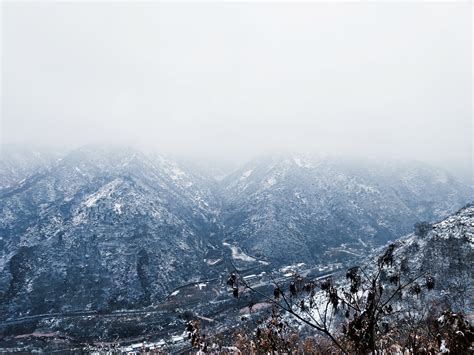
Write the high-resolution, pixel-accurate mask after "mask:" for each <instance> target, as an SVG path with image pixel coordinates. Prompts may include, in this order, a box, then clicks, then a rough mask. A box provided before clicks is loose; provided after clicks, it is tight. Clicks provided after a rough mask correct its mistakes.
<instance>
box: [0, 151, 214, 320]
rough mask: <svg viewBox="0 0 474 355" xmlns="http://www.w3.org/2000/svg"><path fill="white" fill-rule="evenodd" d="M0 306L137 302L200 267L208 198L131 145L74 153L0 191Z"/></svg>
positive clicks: (16, 310)
mask: <svg viewBox="0 0 474 355" xmlns="http://www.w3.org/2000/svg"><path fill="white" fill-rule="evenodd" d="M0 200H1V207H0V233H1V235H0V270H2V272H1V273H0V275H1V276H0V299H1V302H0V304H1V308H2V311H1V313H2V314H5V315H12V314H15V315H17V316H18V315H20V314H22V313H25V312H29V313H45V312H51V311H59V310H65V309H68V310H71V309H81V310H83V309H104V308H105V309H107V308H112V309H113V308H117V307H137V306H143V305H147V304H150V303H151V302H154V301H156V300H157V299H160V298H162V297H163V296H164V295H165V293H166V292H167V291H168V290H169V289H170V288H171V287H173V286H177V285H179V284H180V283H182V282H186V281H189V280H191V279H195V278H197V277H198V275H200V274H202V273H205V264H204V262H203V259H204V256H205V253H206V251H207V249H208V248H212V244H213V243H216V242H217V241H216V238H217V232H218V230H217V229H216V223H215V219H216V216H217V210H216V205H215V200H216V199H215V198H214V197H213V196H212V194H211V192H210V191H209V190H208V189H207V188H206V187H205V184H202V180H201V179H200V177H199V176H195V175H192V174H190V173H189V172H186V171H183V170H182V169H181V168H180V167H179V166H178V165H176V164H175V163H174V162H171V161H169V160H167V159H165V158H163V157H161V156H157V155H151V156H147V155H144V154H142V153H140V152H137V151H134V150H130V149H98V148H94V149H90V148H84V149H79V150H76V151H73V152H72V153H70V154H68V155H66V156H65V157H64V158H63V159H62V160H60V161H59V162H57V163H56V164H54V165H53V166H52V167H51V168H49V169H46V170H45V171H41V172H40V173H38V174H36V175H32V176H31V177H29V178H27V179H26V180H24V181H21V182H20V183H18V184H17V185H16V186H14V187H13V188H10V189H3V190H2V191H1V192H0Z"/></svg>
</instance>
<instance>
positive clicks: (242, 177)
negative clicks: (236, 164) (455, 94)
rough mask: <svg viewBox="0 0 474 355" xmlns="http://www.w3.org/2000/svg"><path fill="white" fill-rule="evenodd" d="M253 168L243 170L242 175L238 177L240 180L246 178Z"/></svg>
mask: <svg viewBox="0 0 474 355" xmlns="http://www.w3.org/2000/svg"><path fill="white" fill-rule="evenodd" d="M252 172H253V170H252V169H250V170H247V171H245V172H244V173H243V174H242V176H241V177H240V180H245V179H247V178H248V177H249V176H250V175H251V174H252Z"/></svg>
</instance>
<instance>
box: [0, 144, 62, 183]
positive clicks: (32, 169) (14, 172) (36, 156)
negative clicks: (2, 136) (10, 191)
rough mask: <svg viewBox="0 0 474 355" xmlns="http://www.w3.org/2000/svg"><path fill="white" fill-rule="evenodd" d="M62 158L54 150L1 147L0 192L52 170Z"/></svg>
mask: <svg viewBox="0 0 474 355" xmlns="http://www.w3.org/2000/svg"><path fill="white" fill-rule="evenodd" d="M60 158H61V153H60V152H59V151H56V150H53V149H48V148H37V147H36V148H32V147H25V146H18V145H10V144H8V145H0V190H2V189H5V188H9V187H12V186H13V185H15V184H17V183H18V182H19V181H21V180H23V179H26V178H28V177H29V176H31V175H33V174H37V173H38V172H40V171H42V170H45V169H48V168H50V167H51V166H52V165H53V164H54V163H55V162H56V161H57V160H58V159H60Z"/></svg>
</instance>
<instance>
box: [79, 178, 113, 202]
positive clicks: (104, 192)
mask: <svg viewBox="0 0 474 355" xmlns="http://www.w3.org/2000/svg"><path fill="white" fill-rule="evenodd" d="M119 184H120V180H119V179H116V180H113V181H111V182H109V183H108V184H106V185H104V186H102V187H101V188H100V189H99V190H98V191H97V192H95V193H93V194H91V195H89V196H88V197H87V198H86V200H85V201H84V204H85V205H86V206H87V207H92V206H94V205H95V204H96V203H97V201H98V200H100V199H102V198H108V197H110V195H111V194H112V192H113V191H114V190H115V188H116V187H117V186H118V185H119Z"/></svg>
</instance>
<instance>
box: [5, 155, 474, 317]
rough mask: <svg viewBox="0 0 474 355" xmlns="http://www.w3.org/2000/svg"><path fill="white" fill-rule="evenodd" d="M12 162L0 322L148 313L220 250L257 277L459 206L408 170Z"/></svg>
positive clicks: (441, 179) (434, 173) (147, 161)
mask: <svg viewBox="0 0 474 355" xmlns="http://www.w3.org/2000/svg"><path fill="white" fill-rule="evenodd" d="M2 159H3V157H2ZM13 161H14V160H11V159H10V160H9V162H10V163H8V165H7V164H5V163H2V165H1V166H2V169H3V167H5V166H6V167H7V169H8V172H9V173H8V176H9V177H8V181H7V179H6V178H5V180H4V181H2V184H1V185H2V186H3V188H2V189H0V314H2V317H5V318H12V317H19V316H20V315H25V314H42V313H50V312H63V311H69V310H89V309H90V310H104V309H108V310H113V309H117V308H139V307H143V306H146V305H150V304H153V303H157V302H159V301H160V300H162V299H163V297H164V296H165V295H166V294H167V293H168V292H170V291H171V290H172V289H173V288H174V287H177V286H179V285H182V284H183V283H186V282H190V281H195V280H199V279H201V278H206V277H209V275H210V273H211V272H213V273H217V272H219V271H218V270H217V269H216V268H215V267H214V266H213V265H215V264H216V263H217V261H218V260H221V259H222V258H224V259H225V258H226V255H227V254H228V252H229V247H228V246H229V245H232V244H235V245H236V246H238V247H239V248H240V249H241V250H242V251H243V252H245V253H247V254H249V255H251V256H256V255H258V254H260V256H261V257H262V258H264V259H267V260H268V261H271V264H270V266H269V267H276V266H280V265H285V264H286V263H288V262H294V261H304V262H326V261H334V260H335V259H338V260H344V259H345V258H347V257H348V256H349V257H354V256H358V255H360V253H361V252H362V251H365V250H368V249H370V248H371V247H372V246H376V245H380V244H383V243H385V242H386V241H387V240H389V239H394V238H396V237H398V236H399V235H402V234H405V233H406V232H408V231H409V230H411V229H412V226H413V223H414V222H417V221H419V220H436V219H439V218H440V217H443V216H446V215H447V214H448V213H450V212H452V211H454V210H456V209H458V208H459V207H461V206H462V205H464V204H465V203H466V202H468V201H470V200H472V197H473V193H472V190H471V189H470V188H469V187H466V186H465V185H463V184H461V183H458V182H457V181H456V180H455V179H453V178H452V177H450V176H449V174H447V173H446V172H444V171H442V170H439V169H435V168H431V167H428V166H425V165H421V164H404V165H401V166H400V165H395V164H388V163H373V164H368V163H366V162H364V163H362V162H354V161H344V160H341V159H333V158H321V157H315V156H305V155H290V156H284V157H274V158H263V159H258V160H255V161H252V162H250V163H249V164H247V165H246V166H244V167H242V168H241V169H238V170H237V171H235V172H234V173H232V174H230V175H228V176H227V177H226V178H224V179H222V180H221V179H217V180H216V179H215V178H210V176H213V175H215V174H213V172H211V173H210V174H204V173H203V170H202V169H198V168H193V167H192V164H180V163H178V162H177V161H176V160H173V159H170V158H167V157H163V156H161V155H157V154H145V153H142V152H140V151H137V150H134V149H130V148H100V147H85V148H81V149H77V150H74V151H71V152H69V153H68V154H66V155H64V156H61V157H58V156H57V155H53V156H52V157H51V158H48V159H45V160H41V159H40V160H39V161H38V162H36V161H35V159H34V155H31V154H29V155H28V154H26V153H25V155H22V156H21V159H19V160H18V161H20V162H23V163H22V164H19V165H18V166H19V167H20V168H18V170H15V166H16V165H15V164H14V163H11V162H13ZM30 162H31V163H30ZM33 162H34V163H33ZM15 171H17V172H15ZM12 172H13V173H12ZM0 174H1V175H0V176H2V179H3V177H4V176H7V173H5V172H4V171H2V172H0ZM218 180H219V181H218ZM5 181H7V182H5ZM232 247H233V246H232ZM209 260H211V262H209ZM252 260H253V259H252ZM220 267H221V268H223V267H225V266H224V265H222V266H220ZM221 271H224V272H225V270H221Z"/></svg>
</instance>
